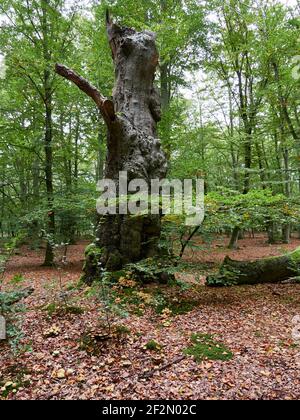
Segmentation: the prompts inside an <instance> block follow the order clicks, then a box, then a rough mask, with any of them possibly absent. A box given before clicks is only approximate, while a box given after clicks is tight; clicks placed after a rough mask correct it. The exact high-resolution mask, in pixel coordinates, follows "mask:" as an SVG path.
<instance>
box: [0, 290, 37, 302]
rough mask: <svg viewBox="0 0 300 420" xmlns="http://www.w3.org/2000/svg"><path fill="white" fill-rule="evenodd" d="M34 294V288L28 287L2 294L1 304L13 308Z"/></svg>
mask: <svg viewBox="0 0 300 420" xmlns="http://www.w3.org/2000/svg"><path fill="white" fill-rule="evenodd" d="M33 292H34V288H33V287H26V288H24V289H22V290H18V291H16V292H7V293H6V292H0V302H1V304H3V305H6V306H12V305H14V304H16V303H18V302H19V301H20V300H22V299H26V298H27V297H28V296H30V295H31V294H32V293H33Z"/></svg>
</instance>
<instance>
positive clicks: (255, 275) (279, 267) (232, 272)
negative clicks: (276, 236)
mask: <svg viewBox="0 0 300 420" xmlns="http://www.w3.org/2000/svg"><path fill="white" fill-rule="evenodd" d="M299 268H300V248H297V249H296V250H295V251H293V252H290V253H288V254H286V255H281V256H279V257H270V258H264V259H261V260H255V261H236V260H232V259H231V258H230V257H226V258H225V260H224V262H223V264H222V266H221V268H220V271H219V273H218V274H216V275H212V276H208V277H207V279H206V284H207V286H211V287H217V286H230V285H242V284H250V285H251V284H258V283H279V282H282V281H285V280H289V279H290V278H294V277H295V276H296V275H297V274H298V273H299Z"/></svg>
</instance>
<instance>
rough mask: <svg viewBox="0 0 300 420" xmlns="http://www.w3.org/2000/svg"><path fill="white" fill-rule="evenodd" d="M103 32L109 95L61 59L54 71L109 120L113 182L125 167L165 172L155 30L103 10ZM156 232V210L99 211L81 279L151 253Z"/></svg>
mask: <svg viewBox="0 0 300 420" xmlns="http://www.w3.org/2000/svg"><path fill="white" fill-rule="evenodd" d="M106 24H107V34H108V40H109V44H110V47H111V52H112V56H113V61H114V66H115V74H116V82H115V88H114V92H113V98H112V99H108V98H105V97H104V96H103V95H102V94H101V93H100V92H99V91H98V90H97V89H96V88H95V87H94V86H92V85H91V84H90V83H89V82H88V81H87V80H85V79H84V78H83V77H81V76H79V75H78V74H77V73H75V72H74V71H72V70H71V69H69V68H67V67H65V66H64V65H61V64H57V65H56V72H57V73H58V74H59V75H61V76H63V77H65V78H66V79H68V80H70V81H72V82H73V83H75V84H76V85H77V86H78V87H79V89H81V90H82V91H83V92H85V93H86V94H87V95H88V96H90V97H91V98H92V99H93V100H94V102H95V103H96V105H97V107H98V108H99V111H100V113H101V115H102V117H103V119H104V121H105V123H106V126H107V132H108V134H107V158H106V169H105V178H108V179H110V180H113V181H114V182H115V184H116V185H118V181H119V173H120V172H121V171H126V172H127V175H128V182H130V181H131V180H133V179H135V178H139V179H144V180H145V181H146V182H147V183H148V185H149V186H150V185H151V179H161V178H163V177H164V176H165V175H166V171H167V161H166V158H165V155H164V152H163V151H162V149H161V145H160V141H159V140H158V138H157V133H156V124H157V122H158V121H159V120H160V118H161V112H160V99H159V94H158V92H157V90H156V88H155V86H154V78H155V71H156V67H157V65H158V58H159V56H158V51H157V48H156V45H155V34H154V33H152V32H149V31H144V32H136V31H135V30H133V29H130V28H127V27H120V26H118V25H117V24H116V23H114V22H113V21H112V20H111V18H110V16H109V14H108V13H107V16H106ZM159 236H160V216H159V215H151V216H138V217H131V216H130V215H121V214H117V215H106V216H103V217H100V220H99V223H98V229H97V240H96V244H95V247H89V248H88V252H87V255H86V258H87V261H86V264H85V280H86V281H87V282H88V283H90V282H91V281H92V280H93V279H94V277H95V276H96V275H97V269H98V265H99V263H101V264H102V265H103V266H104V267H106V268H107V269H108V270H117V269H119V268H120V267H122V266H123V265H124V264H126V263H129V262H133V261H137V260H139V259H142V258H144V257H149V256H153V255H154V254H155V253H156V250H157V241H158V239H159Z"/></svg>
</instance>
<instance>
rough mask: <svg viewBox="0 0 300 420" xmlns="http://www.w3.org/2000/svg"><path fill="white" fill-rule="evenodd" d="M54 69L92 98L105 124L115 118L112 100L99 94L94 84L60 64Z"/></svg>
mask: <svg viewBox="0 0 300 420" xmlns="http://www.w3.org/2000/svg"><path fill="white" fill-rule="evenodd" d="M55 71H56V73H57V74H59V75H60V76H62V77H64V78H65V79H67V80H70V81H71V82H73V83H74V84H75V85H76V86H78V87H79V89H80V90H82V91H83V92H84V93H86V94H87V95H88V96H89V97H90V98H92V99H93V101H94V102H95V103H96V105H97V107H98V108H99V110H100V112H101V114H102V116H103V118H104V120H105V122H106V123H107V124H110V123H111V122H112V121H114V120H115V118H116V114H115V110H114V104H113V102H112V101H111V100H109V99H107V98H105V97H104V96H103V95H101V93H100V92H99V91H98V89H97V88H96V87H95V86H93V85H91V84H90V83H89V82H88V81H87V80H86V79H84V78H83V77H81V76H79V74H77V73H75V72H74V71H73V70H71V69H69V68H68V67H66V66H64V65H62V64H56V66H55Z"/></svg>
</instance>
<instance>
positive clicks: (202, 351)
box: [183, 334, 233, 362]
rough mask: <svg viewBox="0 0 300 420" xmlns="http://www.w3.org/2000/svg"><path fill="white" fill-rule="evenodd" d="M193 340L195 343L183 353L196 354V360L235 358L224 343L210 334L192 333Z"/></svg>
mask: <svg viewBox="0 0 300 420" xmlns="http://www.w3.org/2000/svg"><path fill="white" fill-rule="evenodd" d="M191 341H192V343H193V345H192V346H191V347H188V348H186V349H185V350H184V351H183V353H184V354H186V355H189V356H194V359H195V360H196V362H201V361H203V360H205V359H208V360H223V361H226V360H230V359H232V358H233V353H232V352H231V351H230V350H229V349H228V348H227V347H225V346H224V344H222V343H219V342H217V341H215V340H214V338H213V336H212V335H210V334H192V336H191Z"/></svg>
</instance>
